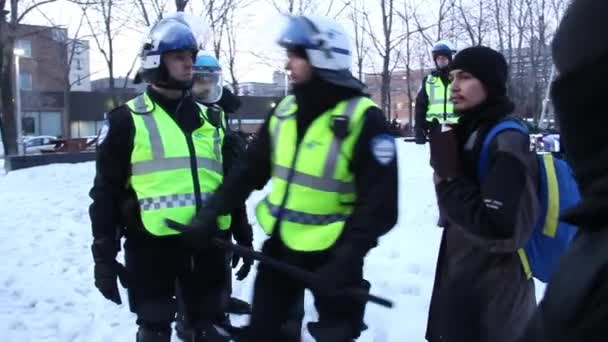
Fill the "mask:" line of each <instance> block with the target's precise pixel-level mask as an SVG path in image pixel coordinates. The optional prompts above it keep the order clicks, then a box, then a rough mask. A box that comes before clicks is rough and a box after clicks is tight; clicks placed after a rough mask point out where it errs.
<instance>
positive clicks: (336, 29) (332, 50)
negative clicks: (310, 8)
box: [277, 16, 365, 90]
mask: <svg viewBox="0 0 608 342" xmlns="http://www.w3.org/2000/svg"><path fill="white" fill-rule="evenodd" d="M277 43H278V44H279V45H280V46H281V47H283V48H285V49H287V50H290V49H291V50H301V51H304V52H305V53H306V57H307V59H308V62H309V63H310V64H311V66H312V67H313V72H314V73H315V74H317V76H319V77H320V78H321V79H323V80H325V81H326V82H329V83H332V84H335V85H338V86H341V87H346V88H351V89H357V90H361V89H363V88H364V87H365V85H364V84H363V83H362V82H361V81H359V80H358V79H356V78H355V77H354V76H353V75H352V73H351V71H350V69H351V66H352V51H351V44H350V38H349V36H348V34H347V33H346V31H345V30H344V28H343V27H342V26H341V25H340V24H339V23H338V22H337V21H335V20H334V19H331V18H327V17H321V16H289V17H287V22H286V25H285V27H284V29H283V30H282V31H281V34H280V36H279V39H278V41H277Z"/></svg>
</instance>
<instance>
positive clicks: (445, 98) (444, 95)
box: [441, 80, 448, 122]
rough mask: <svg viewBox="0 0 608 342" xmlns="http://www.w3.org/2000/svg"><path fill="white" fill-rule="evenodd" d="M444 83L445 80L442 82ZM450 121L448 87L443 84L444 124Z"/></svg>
mask: <svg viewBox="0 0 608 342" xmlns="http://www.w3.org/2000/svg"><path fill="white" fill-rule="evenodd" d="M441 83H443V80H441ZM446 121H448V86H447V85H446V84H445V83H444V84H443V122H446Z"/></svg>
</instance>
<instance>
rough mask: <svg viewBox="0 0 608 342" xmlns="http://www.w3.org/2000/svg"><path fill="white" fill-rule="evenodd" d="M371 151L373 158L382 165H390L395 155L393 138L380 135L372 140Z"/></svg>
mask: <svg viewBox="0 0 608 342" xmlns="http://www.w3.org/2000/svg"><path fill="white" fill-rule="evenodd" d="M371 149H372V154H373V155H374V158H376V160H377V161H378V163H380V164H382V165H388V164H390V163H391V162H392V161H393V160H394V159H395V155H396V154H397V149H396V147H395V138H393V137H392V136H390V135H388V134H381V135H378V136H376V137H375V138H373V139H372V141H371Z"/></svg>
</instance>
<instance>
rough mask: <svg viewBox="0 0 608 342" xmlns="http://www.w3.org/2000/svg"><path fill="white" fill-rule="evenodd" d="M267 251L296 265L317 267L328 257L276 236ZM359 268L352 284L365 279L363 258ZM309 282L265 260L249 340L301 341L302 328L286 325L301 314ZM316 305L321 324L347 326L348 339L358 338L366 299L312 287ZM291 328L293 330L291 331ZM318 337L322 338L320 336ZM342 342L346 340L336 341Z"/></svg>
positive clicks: (254, 298) (268, 244)
mask: <svg viewBox="0 0 608 342" xmlns="http://www.w3.org/2000/svg"><path fill="white" fill-rule="evenodd" d="M263 251H264V253H265V254H267V255H270V256H272V257H274V258H276V259H279V260H282V261H285V262H288V263H290V264H292V265H295V266H298V267H301V268H304V269H307V270H309V271H313V272H314V271H315V270H316V269H318V268H319V267H321V266H323V265H324V264H325V263H326V262H327V260H328V253H327V252H321V253H300V252H293V251H289V250H287V248H286V247H284V246H283V245H282V243H280V242H277V241H276V240H275V239H274V238H273V239H270V240H268V241H266V243H265V244H264V247H263ZM354 264H355V265H356V266H355V267H356V268H357V269H354V270H351V271H352V272H348V273H349V274H353V278H352V282H349V283H351V284H352V286H361V284H362V283H363V282H364V280H363V261H362V260H361V262H360V263H354ZM305 288H306V285H305V284H302V283H301V281H300V280H299V279H294V278H292V277H290V276H289V275H287V274H285V273H282V272H279V271H276V270H274V269H272V268H268V267H267V266H265V265H264V264H260V265H259V266H258V273H257V277H256V280H255V286H254V297H253V313H252V315H251V321H250V327H249V335H248V341H275V342H297V341H300V334H299V331H298V332H297V333H296V334H295V336H294V334H293V329H286V323H287V325H292V324H293V323H294V318H295V319H297V317H298V316H299V317H300V322H301V319H302V316H300V312H302V311H301V305H302V304H301V303H302V297H303V294H304V290H305ZM312 292H313V295H314V298H315V307H316V309H317V311H318V314H319V324H320V325H323V326H331V327H337V326H341V327H344V329H345V330H346V334H347V335H348V336H349V338H348V339H345V341H352V340H353V339H355V338H357V337H358V336H359V334H360V331H361V322H362V318H363V313H364V311H365V304H366V303H365V302H361V301H357V300H354V299H352V298H350V297H342V296H327V295H325V294H323V293H320V292H318V291H315V290H314V289H313V290H312ZM289 330H291V331H289ZM318 341H321V340H319V339H318ZM332 342H342V341H336V340H334V341H332Z"/></svg>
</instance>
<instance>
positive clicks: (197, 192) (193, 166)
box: [184, 132, 203, 213]
mask: <svg viewBox="0 0 608 342" xmlns="http://www.w3.org/2000/svg"><path fill="white" fill-rule="evenodd" d="M184 135H185V136H186V143H187V144H188V152H189V153H190V171H191V172H192V184H193V185H194V201H195V203H196V212H197V213H198V211H199V210H201V208H202V207H203V200H202V198H201V183H200V180H199V178H198V164H197V162H196V151H195V149H194V142H193V141H192V134H186V133H185V132H184Z"/></svg>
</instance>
